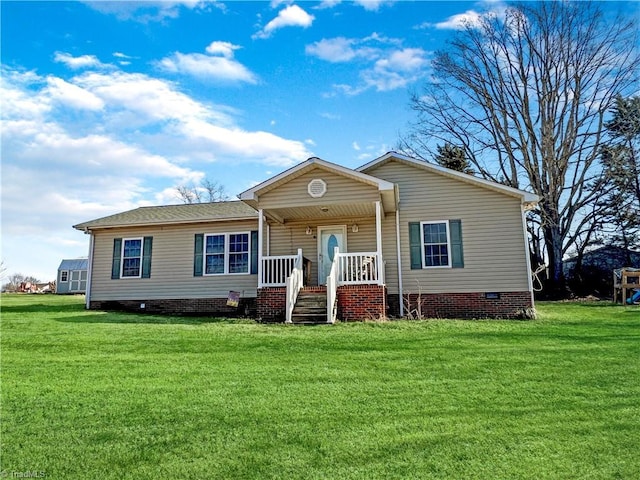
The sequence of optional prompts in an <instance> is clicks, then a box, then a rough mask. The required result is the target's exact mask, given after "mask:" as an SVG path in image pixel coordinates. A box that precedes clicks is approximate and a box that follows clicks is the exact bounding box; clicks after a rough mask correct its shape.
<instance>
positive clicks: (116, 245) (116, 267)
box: [111, 238, 122, 280]
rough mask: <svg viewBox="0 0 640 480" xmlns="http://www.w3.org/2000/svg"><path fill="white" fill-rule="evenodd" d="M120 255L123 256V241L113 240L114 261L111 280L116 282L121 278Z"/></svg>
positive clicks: (119, 239)
mask: <svg viewBox="0 0 640 480" xmlns="http://www.w3.org/2000/svg"><path fill="white" fill-rule="evenodd" d="M120 255H122V239H121V238H114V239H113V260H112V263H111V278H112V279H113V280H116V279H118V278H120Z"/></svg>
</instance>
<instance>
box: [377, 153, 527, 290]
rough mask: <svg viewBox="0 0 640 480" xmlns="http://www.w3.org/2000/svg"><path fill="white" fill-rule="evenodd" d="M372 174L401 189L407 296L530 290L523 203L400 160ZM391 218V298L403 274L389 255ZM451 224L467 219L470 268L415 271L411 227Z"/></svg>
mask: <svg viewBox="0 0 640 480" xmlns="http://www.w3.org/2000/svg"><path fill="white" fill-rule="evenodd" d="M368 173H370V174H371V175H374V176H377V177H379V178H382V179H384V180H387V181H390V182H394V183H396V184H398V186H399V193H400V204H399V210H400V243H401V247H402V248H401V251H402V253H401V260H402V277H403V278H402V280H403V288H404V291H405V293H407V292H417V291H418V288H420V289H421V290H422V292H424V293H454V292H511V291H528V290H529V282H528V268H527V249H526V242H525V238H524V231H523V227H522V208H521V204H520V200H519V199H517V198H514V197H511V196H508V195H504V194H501V193H497V192H494V191H491V190H488V189H485V188H482V187H477V186H475V185H470V184H467V183H464V182H460V181H457V180H454V179H450V178H447V177H444V176H441V175H438V174H435V173H432V172H429V171H426V170H422V169H420V168H416V167H412V166H410V165H406V164H402V163H399V162H395V161H390V162H387V163H385V164H383V165H381V166H379V167H377V168H375V169H373V170H372V171H370V172H368ZM387 218H388V221H385V225H384V228H383V245H384V247H385V248H384V252H383V253H384V255H385V259H386V260H387V286H388V288H389V293H397V275H396V276H392V275H393V272H394V271H395V272H397V268H393V266H392V265H391V264H390V262H389V260H390V259H391V258H394V257H395V255H392V253H391V252H389V251H388V250H387V246H388V245H391V244H394V243H395V240H394V238H395V226H394V227H393V229H392V228H391V226H390V221H391V219H392V218H393V216H392V215H390V216H388V217H387ZM450 219H461V220H462V236H463V248H464V268H434V269H422V270H411V261H410V252H409V227H408V225H409V222H426V221H438V220H450ZM392 234H393V237H392ZM393 262H394V264H395V258H394V260H393ZM394 282H395V283H394ZM394 288H395V290H394Z"/></svg>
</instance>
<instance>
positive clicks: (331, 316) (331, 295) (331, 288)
mask: <svg viewBox="0 0 640 480" xmlns="http://www.w3.org/2000/svg"><path fill="white" fill-rule="evenodd" d="M334 252H335V253H334V255H333V262H331V269H330V270H329V275H328V276H327V323H335V322H336V313H337V309H336V301H337V300H338V275H339V272H340V263H339V255H340V254H339V253H338V247H335V249H334Z"/></svg>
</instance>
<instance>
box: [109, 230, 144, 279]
mask: <svg viewBox="0 0 640 480" xmlns="http://www.w3.org/2000/svg"><path fill="white" fill-rule="evenodd" d="M152 245H153V237H144V238H114V239H113V262H112V265H111V278H112V279H118V278H149V277H151V247H152Z"/></svg>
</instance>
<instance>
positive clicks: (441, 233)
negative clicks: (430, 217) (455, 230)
mask: <svg viewBox="0 0 640 480" xmlns="http://www.w3.org/2000/svg"><path fill="white" fill-rule="evenodd" d="M420 225H421V227H422V229H421V230H422V232H421V233H422V262H423V263H422V266H423V267H449V266H450V265H451V248H450V244H451V242H450V239H449V221H447V220H444V221H441V222H422V223H421V224H420Z"/></svg>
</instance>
